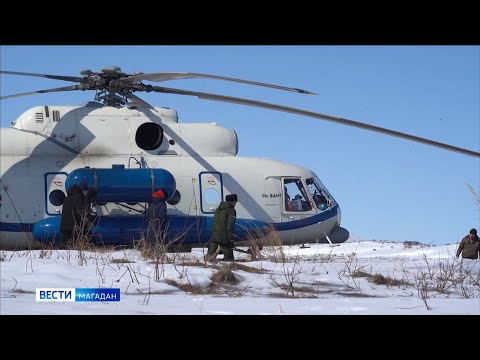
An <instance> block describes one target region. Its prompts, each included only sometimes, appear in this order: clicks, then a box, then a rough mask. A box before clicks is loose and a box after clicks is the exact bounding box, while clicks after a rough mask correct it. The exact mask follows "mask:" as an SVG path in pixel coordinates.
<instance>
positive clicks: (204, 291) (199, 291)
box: [165, 279, 218, 295]
mask: <svg viewBox="0 0 480 360" xmlns="http://www.w3.org/2000/svg"><path fill="white" fill-rule="evenodd" d="M165 283H166V284H168V285H171V286H175V287H176V288H179V289H180V290H183V291H185V292H186V293H187V294H193V295H212V294H217V293H218V286H216V285H215V284H211V285H210V286H208V287H206V288H202V287H200V286H195V285H192V284H190V283H188V284H179V283H178V282H176V281H175V280H172V279H165Z"/></svg>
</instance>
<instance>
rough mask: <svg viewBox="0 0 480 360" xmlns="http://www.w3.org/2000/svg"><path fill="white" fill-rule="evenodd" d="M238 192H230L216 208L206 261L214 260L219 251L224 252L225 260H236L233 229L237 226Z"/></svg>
mask: <svg viewBox="0 0 480 360" xmlns="http://www.w3.org/2000/svg"><path fill="white" fill-rule="evenodd" d="M237 201H238V198H237V194H230V195H227V196H226V197H225V201H222V202H221V203H220V205H219V206H218V208H217V210H215V214H214V215H213V224H212V238H211V239H210V244H209V245H208V253H207V256H206V261H213V260H215V258H216V257H217V255H218V251H219V250H221V251H222V252H223V260H224V261H234V257H233V247H234V243H233V230H234V228H235V219H236V217H237V212H236V210H235V205H236V204H237Z"/></svg>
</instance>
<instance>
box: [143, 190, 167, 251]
mask: <svg viewBox="0 0 480 360" xmlns="http://www.w3.org/2000/svg"><path fill="white" fill-rule="evenodd" d="M166 197H167V193H166V191H165V190H163V189H159V190H157V191H155V192H153V193H152V202H151V203H150V206H149V207H148V209H147V211H146V212H145V220H146V221H147V226H148V229H147V241H148V242H149V243H151V244H153V243H154V242H157V241H159V242H162V243H164V241H165V231H166V225H167V204H166V203H165V199H166Z"/></svg>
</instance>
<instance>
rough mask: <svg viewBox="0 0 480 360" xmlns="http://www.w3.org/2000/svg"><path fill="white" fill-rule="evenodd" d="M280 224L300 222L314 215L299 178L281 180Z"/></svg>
mask: <svg viewBox="0 0 480 360" xmlns="http://www.w3.org/2000/svg"><path fill="white" fill-rule="evenodd" d="M282 182H283V192H282V193H283V197H282V199H283V201H282V206H281V208H282V222H289V221H295V220H300V219H303V218H306V217H308V216H312V215H314V214H315V210H314V209H313V207H312V203H311V202H310V198H309V196H308V193H307V190H306V189H305V186H304V184H303V182H302V179H300V178H283V179H282Z"/></svg>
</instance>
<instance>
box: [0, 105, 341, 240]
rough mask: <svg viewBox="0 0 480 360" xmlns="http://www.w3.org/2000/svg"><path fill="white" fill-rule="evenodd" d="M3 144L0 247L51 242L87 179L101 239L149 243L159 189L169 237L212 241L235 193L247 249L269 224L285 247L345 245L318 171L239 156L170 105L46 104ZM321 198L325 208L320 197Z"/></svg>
mask: <svg viewBox="0 0 480 360" xmlns="http://www.w3.org/2000/svg"><path fill="white" fill-rule="evenodd" d="M0 140H1V142H0V143H1V166H0V171H1V183H0V195H1V198H0V199H1V200H0V201H1V208H0V246H1V247H2V248H26V247H30V246H33V245H35V244H36V243H37V242H45V241H46V240H48V241H51V240H52V239H54V238H55V237H56V236H57V235H58V226H59V220H60V217H61V212H62V204H63V199H64V197H65V194H66V190H67V187H68V186H70V185H71V184H72V183H78V182H79V181H82V180H83V181H87V183H88V185H89V186H91V187H94V188H96V190H97V199H96V204H95V211H96V213H97V218H98V221H97V222H96V224H95V228H94V229H93V232H92V233H93V236H94V240H95V241H96V242H99V243H100V242H101V243H105V244H128V243H131V242H132V241H135V240H138V239H140V238H141V237H142V234H143V232H144V231H145V229H146V225H145V222H144V220H143V212H144V211H145V208H146V206H147V204H148V201H149V200H150V198H149V196H150V194H151V192H152V190H154V188H156V187H159V186H164V187H167V188H168V189H169V190H170V191H169V192H171V193H170V194H169V196H168V218H169V225H168V229H167V231H168V235H167V239H168V240H169V241H178V242H181V243H182V244H185V245H187V247H201V246H205V244H206V242H208V240H209V239H210V235H211V223H212V218H213V213H214V211H215V209H216V208H217V206H218V205H219V204H220V202H221V201H222V200H223V199H224V198H225V196H226V195H227V194H231V193H235V194H237V195H238V198H239V202H238V204H237V205H236V210H237V221H236V226H235V235H236V240H237V241H238V243H239V244H241V243H242V242H246V241H248V240H249V239H250V238H251V237H252V236H255V232H256V231H257V230H261V229H263V230H265V229H269V230H272V229H274V230H276V231H277V232H278V235H279V238H280V239H281V241H282V242H283V243H284V244H302V243H305V242H311V241H317V242H327V241H331V242H343V241H346V240H347V239H348V236H349V234H348V231H347V230H345V229H343V228H342V227H341V226H340V222H341V212H340V207H339V205H338V203H337V202H336V201H335V199H334V198H333V196H332V195H331V194H330V193H329V192H328V190H327V189H326V188H325V186H324V185H323V184H322V182H321V181H320V179H319V178H318V177H317V176H316V175H315V173H313V172H312V171H310V170H308V169H305V168H303V167H299V166H296V165H292V164H287V163H285V162H282V161H278V160H272V159H264V158H246V157H239V156H237V153H238V138H237V135H236V133H235V132H234V131H233V130H230V129H226V128H224V127H221V126H218V125H217V124H214V123H181V124H179V123H178V116H177V113H176V111H175V110H173V109H168V108H162V107H154V108H148V107H145V108H140V107H139V108H126V107H124V108H118V107H111V106H104V105H101V104H98V103H93V102H90V103H87V104H85V105H84V106H76V107H74V106H71V107H70V106H38V107H35V108H32V109H30V110H28V111H26V112H25V113H23V114H22V115H21V116H20V117H19V118H18V119H17V120H15V121H14V122H12V127H11V128H2V130H1V139H0ZM165 174H171V177H168V176H167V177H164V178H162V176H163V175H165ZM160 178H162V179H163V180H161V179H160ZM165 179H167V180H165ZM172 179H173V180H172ZM161 181H165V182H166V183H165V184H163V185H162V184H160V182H161ZM320 195H322V196H323V198H324V199H325V201H326V204H321V203H320V202H319V201H318V200H317V199H318V197H319V196H320Z"/></svg>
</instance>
